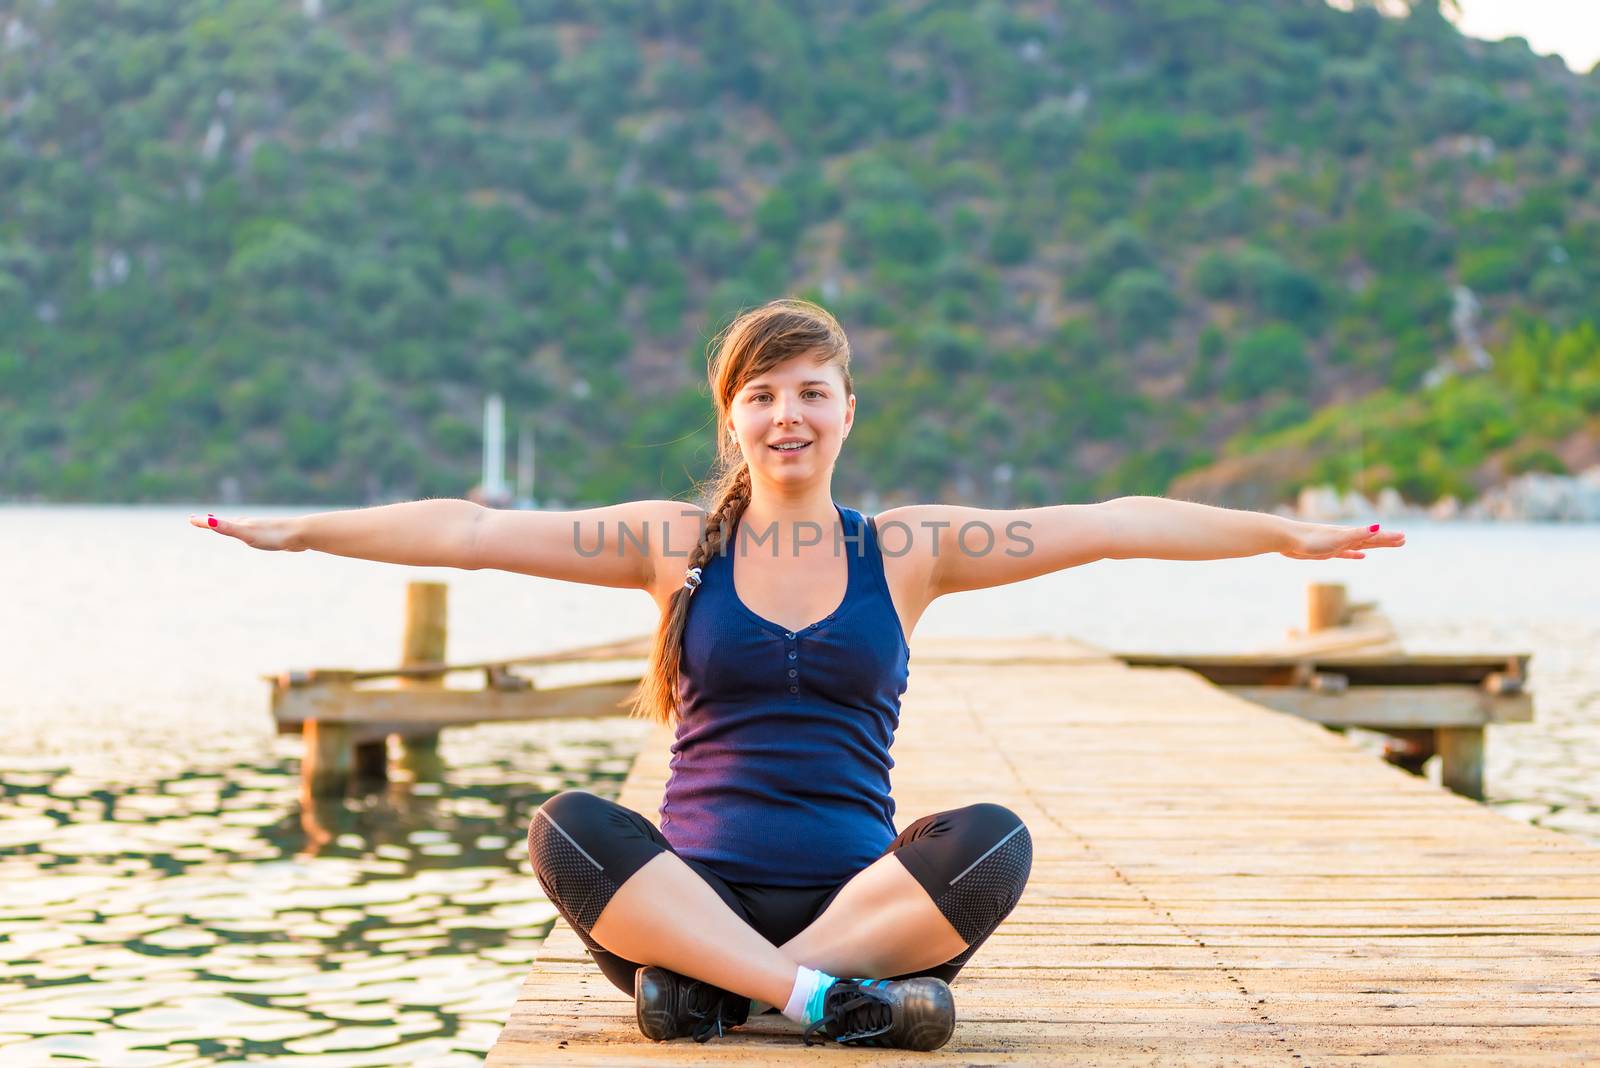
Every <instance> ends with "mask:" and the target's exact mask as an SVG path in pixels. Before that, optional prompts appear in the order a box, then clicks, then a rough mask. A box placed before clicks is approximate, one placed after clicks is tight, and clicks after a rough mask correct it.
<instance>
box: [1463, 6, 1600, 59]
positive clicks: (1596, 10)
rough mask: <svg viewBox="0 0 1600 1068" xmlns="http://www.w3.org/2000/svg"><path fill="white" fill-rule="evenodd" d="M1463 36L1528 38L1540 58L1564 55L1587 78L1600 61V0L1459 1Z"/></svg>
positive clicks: (1495, 39) (1562, 56)
mask: <svg viewBox="0 0 1600 1068" xmlns="http://www.w3.org/2000/svg"><path fill="white" fill-rule="evenodd" d="M1457 6H1458V7H1459V8H1460V9H1461V15H1460V17H1459V18H1457V19H1456V20H1455V21H1456V25H1458V26H1460V27H1461V30H1462V32H1463V33H1468V34H1471V35H1472V36H1473V37H1482V38H1485V39H1487V40H1490V41H1497V40H1499V39H1500V38H1502V37H1525V38H1527V41H1528V45H1529V47H1531V48H1532V49H1533V50H1534V51H1535V52H1537V53H1539V54H1540V55H1547V54H1549V53H1551V52H1555V53H1558V54H1560V56H1561V58H1562V59H1565V60H1566V61H1567V66H1569V67H1571V68H1572V69H1573V70H1575V71H1578V72H1579V73H1584V74H1587V73H1588V72H1589V71H1590V70H1591V69H1592V68H1593V67H1594V65H1595V63H1596V61H1600V0H1459V3H1458V4H1457Z"/></svg>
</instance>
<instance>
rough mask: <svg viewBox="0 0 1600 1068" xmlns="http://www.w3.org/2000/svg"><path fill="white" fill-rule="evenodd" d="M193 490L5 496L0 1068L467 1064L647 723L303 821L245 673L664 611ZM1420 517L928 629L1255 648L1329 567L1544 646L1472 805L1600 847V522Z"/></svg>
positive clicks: (933, 618) (1081, 582) (1425, 617)
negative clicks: (1355, 548)
mask: <svg viewBox="0 0 1600 1068" xmlns="http://www.w3.org/2000/svg"><path fill="white" fill-rule="evenodd" d="M194 510H200V511H204V506H201V507H200V508H198V509H195V508H190V507H188V506H185V505H177V506H172V507H164V508H58V507H51V508H33V507H15V506H12V507H0V550H3V551H0V589H4V590H5V592H6V595H7V596H6V598H5V607H4V608H0V680H3V681H0V1062H3V1063H7V1064H9V1063H17V1064H35V1063H46V1062H49V1061H51V1060H53V1059H60V1060H62V1061H64V1062H65V1061H68V1060H72V1061H77V1062H78V1063H84V1062H89V1063H97V1064H116V1065H129V1066H135V1065H168V1064H172V1065H191V1064H192V1065H199V1064H208V1065H209V1064H227V1063H238V1062H247V1061H257V1062H259V1061H271V1062H274V1063H276V1062H284V1063H289V1064H294V1065H297V1066H307V1065H350V1066H353V1065H368V1064H371V1065H380V1064H394V1063H408V1064H438V1065H449V1064H458V1063H459V1064H475V1063H478V1061H479V1059H480V1058H481V1055H482V1054H483V1052H484V1051H486V1050H487V1049H488V1047H489V1045H490V1044H491V1043H492V1042H493V1039H494V1036H495V1035H496V1034H497V1032H498V1030H499V1027H500V1025H501V1024H502V1023H503V1022H504V1019H505V1016H506V1013H507V1011H508V1010H509V1007H510V1005H511V1002H512V1000H513V997H514V993H515V990H516V986H517V983H518V982H519V981H520V979H521V977H522V975H523V974H524V973H525V971H526V966H527V963H528V961H529V960H531V958H532V955H533V952H534V950H535V948H536V946H537V944H538V942H539V940H540V939H541V938H542V937H543V935H544V933H545V932H546V931H547V930H548V927H549V924H550V922H551V920H552V919H553V917H554V915H555V913H554V909H553V908H552V907H551V906H550V905H549V903H548V902H547V901H545V900H544V898H543V897H542V896H541V895H540V893H539V891H538V884H537V882H536V881H535V880H534V879H533V877H532V875H531V874H530V873H529V869H528V865H527V859H526V855H525V853H524V850H523V847H522V835H523V831H524V828H525V826H526V822H527V819H528V817H529V815H530V814H531V812H532V811H533V809H534V808H535V807H536V806H537V804H538V803H539V801H540V800H542V799H543V798H544V797H545V796H548V794H550V793H551V792H554V791H556V790H559V789H563V788H565V787H567V786H571V785H585V786H588V787H589V788H592V789H596V790H598V791H600V792H603V793H608V794H609V793H614V791H615V789H616V785H617V783H618V781H619V780H620V778H621V776H622V775H623V774H625V772H626V769H627V766H628V763H629V761H630V759H631V754H632V753H633V752H634V751H635V750H636V747H637V745H638V743H639V740H640V739H641V737H642V727H641V726H640V725H638V724H634V723H629V722H618V721H605V722H598V723H565V724H540V725H527V724H508V725H495V726H484V727H473V728H469V729H461V730H454V731H450V732H447V733H446V734H445V736H444V745H443V753H444V757H445V759H446V762H447V764H448V768H449V770H448V774H447V778H446V780H445V781H444V782H443V783H440V784H434V785H429V784H420V785H418V786H417V787H415V788H411V789H408V788H407V787H405V786H404V785H403V784H397V785H395V786H392V787H391V788H390V789H389V791H388V792H387V793H384V794H375V795H369V796H366V797H361V798H354V799H351V800H349V801H346V802H340V803H335V804H325V805H319V806H317V807H315V808H306V807H303V806H302V805H301V803H300V801H299V798H298V791H297V786H298V781H297V777H296V771H297V762H298V753H299V748H298V741H297V740H296V739H292V738H286V739H279V738H277V737H275V736H274V734H273V733H272V729H271V720H270V717H269V714H268V710H267V708H268V706H267V693H268V691H267V688H266V684H265V683H264V682H262V681H260V679H259V676H260V675H262V674H267V673H272V672H276V671H279V670H282V669H285V668H291V667H312V666H376V665H384V664H389V663H392V662H393V661H394V660H395V658H396V653H397V649H398V647H399V644H400V632H401V612H402V606H403V597H404V586H405V583H406V582H407V581H408V580H411V579H417V578H424V579H434V580H444V581H448V582H449V583H450V586H451V592H450V596H451V603H450V611H451V620H450V628H451V645H450V653H451V656H452V658H455V659H463V660H465V659H487V658H493V657H500V656H514V655H518V654H525V653H531V652H536V651H539V650H543V649H552V648H558V647H561V646H565V645H569V644H576V643H582V642H589V641H601V640H605V639H610V638H615V637H622V636H626V635H631V634H636V633H641V632H643V631H645V630H647V629H648V628H649V627H650V626H651V625H652V623H653V622H654V608H653V606H652V605H651V603H650V601H649V599H648V597H646V596H645V595H644V594H642V593H638V592H633V591H625V590H611V589H604V588H590V587H583V586H575V585H570V584H565V583H555V582H547V581H543V580H538V579H530V578H527V577H523V576H516V575H506V574H500V573H494V572H455V571H438V570H426V569H413V568H401V567H395V566H392V565H386V564H374V563H369V562H366V561H358V560H346V559H342V558H337V557H329V556H323V555H319V554H314V553H299V554H282V553H260V552H256V551H254V550H250V549H248V548H246V547H244V546H243V545H240V544H239V543H237V542H233V541H231V540H229V539H224V538H221V537H218V536H216V535H213V534H210V533H208V532H205V531H200V530H195V529H192V528H190V527H188V526H187V524H186V523H185V521H184V517H185V516H186V515H187V513H188V512H190V511H194ZM258 514H259V512H258ZM1406 530H1407V534H1408V539H1409V542H1410V544H1409V545H1408V546H1407V547H1406V548H1405V549H1402V550H1399V551H1398V552H1389V553H1382V554H1374V555H1373V556H1371V557H1369V558H1368V559H1367V560H1365V561H1359V562H1356V561H1324V562H1317V563H1306V562H1297V561H1290V560H1285V559H1283V558H1281V557H1258V558H1254V559H1250V560H1239V561H1218V562H1208V563H1167V562H1156V561H1117V562H1105V563H1100V564H1095V565H1092V566H1089V567H1085V568H1079V569H1076V570H1073V571H1068V572H1063V573H1061V574H1058V575H1053V576H1048V577H1046V578H1043V579H1039V580H1036V581H1034V582H1031V583H1026V584H1023V585H1019V586H1011V587H1005V588H1001V589H996V590H985V591H979V592H975V593H969V594H963V595H960V596H958V597H954V598H947V599H945V600H943V601H941V602H938V603H936V604H935V605H934V606H933V607H932V608H931V609H930V610H929V611H928V613H927V615H926V616H925V617H924V619H923V621H922V622H921V624H920V625H919V628H918V634H961V633H987V634H1032V633H1039V634H1066V635H1071V636H1074V637H1079V638H1083V639H1086V640H1088V641H1091V642H1095V643H1097V644H1100V645H1103V646H1106V647H1109V648H1113V649H1156V650H1171V651H1187V652H1208V651H1244V650H1248V649H1251V648H1255V647H1260V646H1265V645H1270V644H1272V643H1273V642H1275V641H1276V640H1278V639H1279V638H1280V637H1281V636H1282V634H1283V631H1284V629H1285V627H1287V626H1290V625H1293V624H1295V623H1297V622H1298V621H1299V618H1300V614H1301V611H1302V603H1303V597H1304V586H1305V583H1307V582H1309V581H1335V580H1337V581H1345V582H1346V583H1348V584H1349V586H1350V588H1351V593H1352V596H1353V597H1355V598H1356V599H1357V600H1374V599H1375V600H1378V601H1380V602H1381V603H1382V604H1383V606H1384V608H1385V609H1386V610H1387V611H1388V613H1389V614H1390V616H1391V617H1392V618H1393V619H1394V620H1395V621H1396V622H1397V624H1398V625H1399V626H1400V628H1401V633H1402V636H1403V638H1404V639H1405V642H1406V644H1407V646H1408V648H1410V649H1413V650H1415V651H1485V650H1487V651H1514V650H1522V651H1529V652H1532V653H1533V654H1534V662H1533V678H1534V683H1535V704H1536V721H1535V722H1534V723H1533V724H1530V725H1517V726H1507V727H1494V728H1491V730H1490V737H1489V750H1488V769H1487V780H1488V791H1489V794H1490V797H1491V802H1490V803H1491V804H1492V806H1493V807H1494V808H1495V809H1496V810H1498V811H1500V812H1502V813H1504V814H1506V815H1507V816H1508V817H1511V818H1517V819H1525V820H1531V821H1533V822H1536V823H1539V824H1541V825H1544V826H1548V827H1552V828H1557V829H1561V830H1564V831H1568V832H1571V833H1573V834H1577V835H1581V836H1583V837H1585V838H1587V839H1589V840H1591V841H1594V842H1596V843H1597V844H1600V658H1596V657H1595V656H1594V655H1593V651H1594V650H1595V649H1596V648H1600V528H1596V527H1535V526H1520V525H1515V526H1513V525H1494V526H1466V525H1452V526H1429V525H1423V524H1413V525H1409V526H1407V527H1406ZM913 671H915V663H913ZM464 684H470V682H469V681H465V680H464ZM1363 744H1367V745H1372V746H1375V744H1376V742H1375V740H1374V739H1366V740H1365V741H1364V743H1363ZM1436 765H1437V762H1434V766H1432V767H1430V769H1429V771H1430V773H1431V775H1432V777H1433V778H1435V779H1437V777H1438V769H1437V766H1436Z"/></svg>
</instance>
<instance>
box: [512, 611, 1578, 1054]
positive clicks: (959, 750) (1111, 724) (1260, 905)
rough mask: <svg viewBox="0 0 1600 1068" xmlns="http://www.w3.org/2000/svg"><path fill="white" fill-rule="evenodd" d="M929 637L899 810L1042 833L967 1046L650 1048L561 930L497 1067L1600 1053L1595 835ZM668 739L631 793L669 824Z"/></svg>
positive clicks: (959, 1037) (1181, 681)
mask: <svg viewBox="0 0 1600 1068" xmlns="http://www.w3.org/2000/svg"><path fill="white" fill-rule="evenodd" d="M937 644H938V643H934V642H932V641H926V640H919V641H918V642H917V643H916V648H915V649H914V651H913V656H912V661H911V665H912V666H911V684H910V689H909V690H908V692H907V693H906V696H905V702H904V714H903V723H902V726H901V730H900V734H899V737H898V740H897V741H896V744H895V748H894V753H895V758H896V761H897V767H896V769H895V796H896V798H897V799H898V802H899V816H898V819H899V822H900V823H901V825H902V826H903V825H904V824H905V823H909V822H910V821H912V820H914V819H916V818H917V817H918V816H920V815H922V814H924V813H927V812H931V811H936V810H938V809H941V808H947V807H951V806H954V805H961V804H966V803H969V802H972V801H979V800H991V801H999V802H1001V803H1003V804H1006V805H1009V806H1011V807H1012V808H1013V809H1015V810H1016V811H1017V812H1018V813H1019V814H1020V815H1021V816H1022V817H1023V818H1024V819H1025V820H1026V821H1027V822H1028V825H1029V827H1030V828H1031V830H1032V833H1033V836H1034V843H1035V862H1034V868H1033V875H1032V879H1031V881H1030V883H1029V886H1028V890H1027V893H1026V895H1025V896H1024V897H1023V899H1022V902H1021V903H1020V904H1019V905H1018V907H1017V909H1016V911H1015V912H1014V913H1013V914H1012V915H1011V917H1010V919H1009V920H1008V921H1007V922H1006V923H1005V924H1004V925H1003V926H1002V927H1001V929H1000V930H999V931H997V932H996V933H995V935H994V937H993V938H991V939H990V940H989V942H988V943H987V944H986V945H985V946H984V948H983V949H982V950H981V951H980V952H979V953H978V954H977V955H976V957H975V958H974V959H973V961H972V963H971V964H970V965H968V967H967V968H966V970H965V971H964V972H963V973H962V975H961V976H960V977H959V978H958V979H957V980H956V982H955V984H954V987H953V989H954V991H955V995H956V1004H957V1009H958V1013H959V1022H958V1024H957V1027H956V1032H955V1036H954V1038H953V1039H952V1040H951V1042H950V1044H949V1045H948V1046H946V1047H945V1048H944V1049H943V1050H940V1051H938V1052H936V1053H932V1054H900V1053H898V1052H896V1051H870V1052H869V1051H858V1050H847V1049H837V1048H836V1049H827V1050H817V1049H809V1050H808V1049H804V1048H803V1047H801V1045H800V1043H799V1040H798V1039H797V1038H796V1037H795V1036H794V1028H793V1027H792V1026H791V1025H790V1024H788V1023H787V1022H785V1021H783V1020H781V1019H780V1018H779V1017H776V1016H766V1017H763V1018H761V1019H760V1020H759V1021H757V1022H756V1023H754V1024H752V1025H749V1026H747V1027H744V1028H740V1029H738V1030H737V1031H734V1032H732V1033H730V1035H728V1036H727V1037H725V1038H723V1039H720V1040H713V1041H711V1042H710V1043H707V1044H705V1045H697V1044H695V1043H693V1042H692V1041H690V1040H688V1039H682V1040H679V1041H676V1042H671V1043H666V1044H659V1045H658V1044H655V1043H651V1042H648V1041H646V1040H645V1039H643V1038H642V1037H641V1036H640V1035H639V1034H638V1032H637V1030H636V1028H635V1025H634V1021H633V1013H632V1004H631V1002H630V1001H629V1000H628V999H626V998H624V997H622V996H621V995H620V994H619V993H618V992H617V991H616V990H615V988H613V987H612V986H611V985H610V984H609V983H608V982H606V980H605V979H604V978H602V977H601V976H600V975H599V973H598V972H597V971H596V970H595V969H594V968H593V966H592V965H591V964H589V963H588V960H587V957H586V956H585V954H584V952H583V949H582V947H581V945H580V944H579V942H578V940H577V938H576V937H575V936H574V935H573V934H572V932H571V931H570V930H569V929H567V928H566V927H565V925H561V924H558V925H557V928H556V931H555V932H554V933H553V934H552V937H551V938H550V940H549V941H548V942H547V943H546V945H545V946H544V948H543V952H542V953H541V955H540V958H539V961H538V963H537V964H536V965H535V966H534V969H533V971H532V973H531V974H530V975H529V977H528V979H527V981H526V982H525V984H524V985H523V988H522V991H521V993H520V995H519V997H518V1000H517V1002H516V1005H515V1007H514V1009H513V1010H512V1012H511V1014H510V1019H509V1022H508V1023H507V1025H506V1027H505V1029H504V1031H503V1033H502V1034H501V1036H500V1040H499V1042H498V1043H497V1044H496V1046H495V1047H494V1049H493V1051H492V1052H491V1053H490V1055H489V1058H488V1063H489V1064H490V1065H496V1066H510V1065H542V1064H551V1063H567V1062H571V1063H583V1064H630V1063H646V1062H652V1063H654V1062H668V1063H682V1064H699V1063H732V1062H752V1061H759V1062H763V1063H765V1062H776V1061H786V1060H789V1059H791V1058H792V1059H794V1060H795V1061H796V1062H797V1063H798V1062H800V1061H802V1060H803V1061H804V1062H806V1063H811V1062H813V1061H815V1060H816V1059H817V1058H819V1057H826V1058H827V1059H828V1060H829V1062H830V1063H835V1062H836V1061H839V1059H841V1058H842V1059H843V1061H850V1062H856V1061H870V1062H871V1063H874V1064H878V1063H882V1064H890V1063H894V1064H898V1063H905V1064H926V1063H929V1062H931V1061H934V1060H942V1061H950V1062H953V1063H964V1064H998V1063H1012V1064H1045V1063H1057V1064H1059V1063H1075V1062H1076V1063H1086V1064H1088V1063H1093V1064H1110V1065H1127V1064H1149V1065H1168V1064H1271V1065H1317V1066H1322V1065H1358V1064H1360V1065H1370V1064H1375V1063H1381V1064H1390V1065H1435V1066H1440V1068H1443V1066H1456V1065H1549V1064H1585V1063H1587V1064H1593V1063H1594V1062H1595V1057H1596V1051H1600V850H1596V849H1593V848H1591V847H1589V846H1586V845H1585V844H1584V843H1582V842H1581V841H1579V840H1578V839H1575V838H1571V837H1568V836H1565V835H1561V834H1558V833H1556V832H1552V831H1546V830H1541V829H1539V828H1537V827H1533V826H1529V825H1525V824H1521V823H1517V822H1515V821H1513V820H1510V819H1508V818H1506V817H1503V816H1500V815H1497V814H1496V813H1494V812H1493V811H1490V810H1488V809H1486V808H1484V807H1482V806H1481V805H1477V804H1474V803H1472V802H1469V801H1466V800H1464V799H1462V798H1459V797H1456V796H1454V795H1452V794H1449V793H1447V792H1445V791H1443V790H1440V789H1439V788H1438V787H1436V786H1433V785H1431V784H1430V783H1428V782H1426V781H1424V780H1421V779H1417V778H1414V777H1412V776H1410V775H1407V774H1406V773H1404V772H1402V771H1400V770H1399V769H1396V768H1393V767H1390V766H1388V765H1386V764H1384V763H1383V762H1381V761H1378V760H1375V759H1373V758H1372V757H1371V756H1369V755H1367V754H1365V753H1362V752H1361V751H1359V750H1357V749H1356V748H1355V747H1354V746H1353V745H1352V744H1350V743H1349V742H1347V741H1346V740H1344V739H1343V738H1342V737H1340V736H1338V735H1336V734H1333V733H1332V732H1329V731H1327V730H1325V729H1324V728H1322V727H1320V726H1318V725H1316V724H1314V723H1308V722H1305V721H1303V720H1299V719H1296V718H1294V717H1292V716H1289V715H1284V714H1281V713H1277V712H1274V711H1271V710H1268V709H1265V708H1262V707H1259V706H1256V705H1252V704H1249V703H1247V702H1245V701H1243V700H1241V699H1239V698H1237V697H1234V696H1232V695H1230V694H1228V693H1226V692H1224V691H1222V690H1219V689H1217V688H1215V687H1213V686H1212V685H1210V684H1209V683H1207V682H1205V681H1204V680H1202V679H1201V678H1199V677H1198V676H1196V675H1194V674H1192V673H1190V672H1187V671H1183V670H1178V669H1163V668H1130V667H1127V666H1126V665H1123V664H1121V663H1119V662H1116V661H1113V660H1110V659H1107V658H1105V657H1101V656H1096V655H1095V654H1094V653H1093V651H1091V650H1085V649H1083V648H1081V647H1075V646H1068V645H1067V644H1066V643H1060V644H1058V645H1056V646H1055V648H1056V649H1057V650H1059V653H1058V655H1056V656H1055V657H1054V660H1055V662H1053V663H1052V662H1050V661H1051V656H1050V655H1049V649H1048V648H1044V646H1046V645H1047V644H1048V643H1041V642H1032V643H1030V646H1031V647H1030V648H1029V650H1028V654H1029V655H1028V658H1027V659H1029V660H1031V661H1032V662H1031V663H1026V664H1017V663H1015V662H1014V661H1015V659H1016V657H1017V651H1018V650H1017V648H1016V647H1015V646H1012V645H1009V644H1008V643H1005V642H982V643H980V642H965V643H962V644H963V645H964V647H965V649H966V650H967V653H966V660H967V662H966V663H956V662H951V658H950V657H943V658H936V657H934V656H933V655H931V653H932V647H933V646H935V645H937ZM925 646H927V647H928V648H929V652H930V655H929V656H928V657H927V658H926V659H924V658H923V656H922V655H921V654H922V652H923V650H924V647H925ZM980 646H981V647H982V648H981V649H980ZM937 659H943V660H944V662H942V663H938V662H935V661H936V660H937ZM1001 665H1004V666H1001ZM666 741H667V735H666V734H665V733H664V732H658V733H657V734H656V735H655V736H653V737H652V739H651V741H650V742H649V744H647V745H646V747H645V748H644V750H643V752H642V754H641V756H640V758H639V760H638V761H637V762H636V763H635V767H634V770H633V773H632V775H630V776H629V778H628V780H627V783H626V784H625V786H624V789H623V793H622V798H621V799H622V801H623V803H625V804H628V805H631V806H632V807H634V808H636V809H638V810H639V811H641V812H645V813H647V814H650V815H651V816H652V817H653V816H654V811H655V806H656V802H657V800H658V799H659V796H660V791H661V787H662V784H663V783H664V781H665V777H666ZM840 1062H841V1063H842V1061H840Z"/></svg>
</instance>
